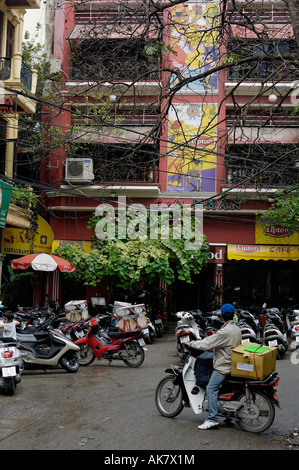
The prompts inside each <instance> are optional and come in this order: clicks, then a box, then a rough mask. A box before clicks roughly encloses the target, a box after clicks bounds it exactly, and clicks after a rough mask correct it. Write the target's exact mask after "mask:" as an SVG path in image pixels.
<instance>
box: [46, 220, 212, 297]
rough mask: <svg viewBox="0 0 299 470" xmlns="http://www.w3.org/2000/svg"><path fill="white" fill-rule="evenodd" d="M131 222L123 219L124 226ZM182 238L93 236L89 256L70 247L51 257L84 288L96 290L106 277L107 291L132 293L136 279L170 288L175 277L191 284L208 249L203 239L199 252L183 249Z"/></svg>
mask: <svg viewBox="0 0 299 470" xmlns="http://www.w3.org/2000/svg"><path fill="white" fill-rule="evenodd" d="M99 220H100V219H99V218H98V217H96V216H94V217H92V218H91V220H90V227H91V228H93V230H95V227H96V223H97V221H99ZM130 221H132V218H131V219H130V218H128V219H127V224H129V222H130ZM116 235H117V234H116ZM185 242H186V240H185V239H184V238H180V239H175V238H172V229H171V230H170V236H169V237H168V238H165V239H164V238H162V237H161V236H159V238H157V239H150V237H139V238H137V239H135V240H132V239H130V238H128V236H127V238H126V239H118V238H117V237H115V238H110V239H106V240H99V239H97V238H96V237H95V236H94V242H93V248H92V250H91V252H85V251H83V250H82V249H78V247H77V246H75V245H72V244H64V245H63V246H61V247H59V248H58V249H57V250H55V254H57V255H58V256H61V257H62V258H65V259H67V260H68V261H70V262H71V263H72V264H74V265H75V267H76V271H75V272H74V273H70V274H68V275H69V276H71V277H72V278H73V279H75V280H77V281H80V282H83V283H84V284H85V285H91V286H96V285H97V284H98V283H99V282H100V281H101V280H102V279H104V278H106V277H108V278H109V279H110V281H111V289H112V288H114V287H121V288H125V289H132V288H134V285H135V283H136V282H138V281H140V279H144V280H146V281H147V282H148V283H149V284H151V283H153V282H154V280H156V279H157V278H160V279H163V280H164V281H165V282H167V283H168V284H172V283H173V281H174V280H175V276H177V277H178V279H180V280H183V281H186V282H188V283H192V282H193V281H192V275H193V274H197V273H199V272H200V271H201V269H202V267H203V266H204V265H205V264H206V263H207V260H208V256H209V245H208V243H207V240H206V237H205V236H203V243H202V246H201V248H200V249H196V250H195V249H194V250H190V249H188V248H186V243H185Z"/></svg>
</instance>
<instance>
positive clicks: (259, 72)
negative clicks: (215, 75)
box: [228, 60, 299, 81]
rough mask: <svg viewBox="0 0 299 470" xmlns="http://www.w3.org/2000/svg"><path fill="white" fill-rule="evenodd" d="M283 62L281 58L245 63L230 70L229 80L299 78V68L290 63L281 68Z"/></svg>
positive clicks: (287, 79) (289, 79)
mask: <svg viewBox="0 0 299 470" xmlns="http://www.w3.org/2000/svg"><path fill="white" fill-rule="evenodd" d="M282 64H283V62H282V61H279V60H274V61H270V60H269V61H268V60H265V61H261V62H259V63H257V64H253V63H252V62H250V63H245V64H242V65H238V66H237V67H233V68H230V69H229V70H228V79H229V80H236V81H240V80H255V81H256V80H258V81H262V80H265V79H267V77H271V80H286V81H292V80H298V79H299V73H298V69H297V70H296V69H295V68H292V67H291V66H289V65H286V66H284V67H283V68H281V66H282Z"/></svg>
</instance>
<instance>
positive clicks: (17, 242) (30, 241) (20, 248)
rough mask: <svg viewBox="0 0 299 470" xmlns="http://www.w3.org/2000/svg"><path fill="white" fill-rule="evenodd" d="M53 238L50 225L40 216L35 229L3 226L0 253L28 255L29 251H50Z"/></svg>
mask: <svg viewBox="0 0 299 470" xmlns="http://www.w3.org/2000/svg"><path fill="white" fill-rule="evenodd" d="M53 239H54V235H53V231H52V229H51V227H50V225H49V224H48V223H47V222H46V221H45V220H44V219H43V218H42V217H40V216H38V219H37V229H36V231H34V230H24V229H20V228H5V229H4V230H3V237H2V253H5V254H12V255H29V254H31V253H51V251H52V242H53Z"/></svg>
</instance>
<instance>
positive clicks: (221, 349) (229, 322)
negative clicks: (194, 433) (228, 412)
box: [185, 304, 242, 429]
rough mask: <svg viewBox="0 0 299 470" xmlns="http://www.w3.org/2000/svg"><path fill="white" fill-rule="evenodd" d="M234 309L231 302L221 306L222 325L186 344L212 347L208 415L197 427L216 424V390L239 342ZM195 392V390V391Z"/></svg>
mask: <svg viewBox="0 0 299 470" xmlns="http://www.w3.org/2000/svg"><path fill="white" fill-rule="evenodd" d="M234 313H235V309H234V307H233V305H231V304H224V305H223V306H222V307H221V318H222V320H223V322H224V324H223V326H222V327H221V328H220V330H218V331H217V332H216V333H215V334H213V335H211V336H208V337H206V338H204V339H202V340H196V341H190V342H188V343H185V345H186V346H188V347H192V348H194V349H197V350H199V351H208V350H210V349H213V351H214V358H213V368H214V370H213V372H212V375H211V378H210V380H209V383H208V385H207V388H206V392H207V398H208V409H209V411H208V416H207V419H206V420H205V422H204V423H203V424H201V425H199V426H198V429H211V428H215V427H217V426H218V424H219V423H218V392H219V388H220V386H221V384H222V382H223V381H224V379H225V377H226V375H227V374H230V371H231V352H232V349H234V348H235V347H236V346H239V345H240V344H241V340H242V335H241V330H240V328H239V327H238V326H237V325H236V324H235V323H234V321H233V317H234ZM195 393H196V392H195Z"/></svg>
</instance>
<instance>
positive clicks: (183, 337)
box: [175, 311, 205, 358]
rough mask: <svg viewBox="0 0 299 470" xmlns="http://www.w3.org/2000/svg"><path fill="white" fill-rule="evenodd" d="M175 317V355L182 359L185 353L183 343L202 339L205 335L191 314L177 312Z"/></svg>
mask: <svg viewBox="0 0 299 470" xmlns="http://www.w3.org/2000/svg"><path fill="white" fill-rule="evenodd" d="M175 316H176V318H178V322H177V326H176V329H175V334H176V337H177V353H178V356H179V357H181V358H182V357H183V356H184V354H185V352H186V348H185V343H186V342H188V341H195V340H198V339H203V338H204V337H205V333H204V331H203V329H202V328H200V327H199V326H198V324H197V323H196V321H195V320H194V317H193V315H192V313H190V312H184V311H182V312H177V313H176V314H175Z"/></svg>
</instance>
